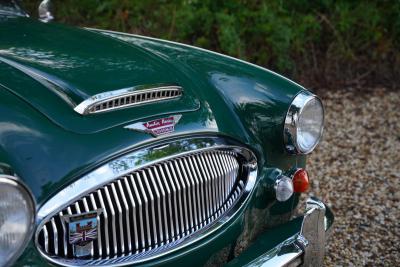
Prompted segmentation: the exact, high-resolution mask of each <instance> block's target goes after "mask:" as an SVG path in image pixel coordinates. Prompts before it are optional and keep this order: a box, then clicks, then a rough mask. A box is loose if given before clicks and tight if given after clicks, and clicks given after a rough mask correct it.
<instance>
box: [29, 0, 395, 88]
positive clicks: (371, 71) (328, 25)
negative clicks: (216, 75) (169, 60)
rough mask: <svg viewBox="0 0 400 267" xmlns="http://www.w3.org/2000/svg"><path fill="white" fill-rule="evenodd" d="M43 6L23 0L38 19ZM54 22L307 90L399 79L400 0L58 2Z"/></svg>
mask: <svg viewBox="0 0 400 267" xmlns="http://www.w3.org/2000/svg"><path fill="white" fill-rule="evenodd" d="M39 2H40V1H24V3H25V7H26V8H27V9H28V10H29V11H30V12H31V14H36V7H37V5H38V3H39ZM53 3H54V5H55V16H56V21H58V22H63V23H67V24H72V25H79V26H88V27H96V28H104V29H111V30H117V31H123V32H132V33H137V34H142V35H148V36H154V37H158V38H163V39H168V40H174V41H178V42H183V43H187V44H192V45H195V46H200V47H203V48H206V49H210V50H214V51H217V52H221V53H224V54H228V55H231V56H234V57H238V58H241V59H244V60H247V61H250V62H253V63H256V64H258V65H261V66H264V67H267V68H270V69H272V70H275V71H277V72H280V73H283V74H285V75H287V76H289V77H290V78H292V79H295V80H297V81H300V82H302V83H303V84H305V85H307V86H309V87H335V86H362V85H365V84H367V85H377V84H380V85H386V86H387V85H389V86H395V85H396V84H397V83H398V82H399V81H400V53H399V52H400V1H399V0H375V1H372V0H371V1H356V0H355V1H352V0H347V1H346V0H336V1H334V0H314V1H309V0H286V1H283V0H271V1H260V0H237V1H233V0H226V1H222V0H221V1H220V0H171V1H167V0H147V1H138V0H137V1H128V0H109V1H100V0H63V1H61V0H59V1H57V0H54V1H53Z"/></svg>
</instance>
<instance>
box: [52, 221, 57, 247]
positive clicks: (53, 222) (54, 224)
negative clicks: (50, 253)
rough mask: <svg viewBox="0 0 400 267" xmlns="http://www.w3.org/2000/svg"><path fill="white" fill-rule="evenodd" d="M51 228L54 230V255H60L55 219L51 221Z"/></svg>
mask: <svg viewBox="0 0 400 267" xmlns="http://www.w3.org/2000/svg"><path fill="white" fill-rule="evenodd" d="M51 228H52V230H53V247H54V254H55V255H58V231H57V226H56V223H55V219H54V218H52V219H51Z"/></svg>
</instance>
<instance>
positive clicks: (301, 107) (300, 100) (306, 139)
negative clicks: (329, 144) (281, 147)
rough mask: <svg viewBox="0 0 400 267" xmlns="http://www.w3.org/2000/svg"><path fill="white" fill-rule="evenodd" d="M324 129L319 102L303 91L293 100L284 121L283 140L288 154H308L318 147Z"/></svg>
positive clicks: (322, 111)
mask: <svg viewBox="0 0 400 267" xmlns="http://www.w3.org/2000/svg"><path fill="white" fill-rule="evenodd" d="M323 128H324V108H323V106H322V102H321V100H320V99H319V98H318V97H316V96H315V95H313V94H311V93H310V92H306V91H303V92H301V93H299V94H298V95H297V96H296V97H295V98H294V100H293V102H292V104H291V105H290V108H289V110H288V113H287V115H286V119H285V129H284V140H285V146H286V149H287V150H288V152H290V153H293V154H308V153H310V152H312V151H313V150H314V148H315V147H316V146H317V145H318V143H319V141H320V139H321V137H322V131H323Z"/></svg>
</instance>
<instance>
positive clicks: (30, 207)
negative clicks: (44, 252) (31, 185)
mask: <svg viewBox="0 0 400 267" xmlns="http://www.w3.org/2000/svg"><path fill="white" fill-rule="evenodd" d="M34 207H35V204H34V202H33V200H32V197H31V195H30V193H29V192H28V190H27V189H26V188H25V186H23V185H22V184H20V183H19V182H17V180H16V179H14V178H13V177H8V176H0V266H6V265H9V264H12V262H13V261H14V260H15V259H16V258H17V257H18V256H19V255H20V253H21V252H22V250H23V249H24V248H25V245H26V244H27V242H28V240H29V239H30V238H31V235H32V230H33V226H34V219H35V208H34Z"/></svg>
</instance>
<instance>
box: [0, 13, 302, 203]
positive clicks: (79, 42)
mask: <svg viewBox="0 0 400 267" xmlns="http://www.w3.org/2000/svg"><path fill="white" fill-rule="evenodd" d="M155 83H173V84H178V85H180V86H182V87H183V90H184V95H183V97H182V98H181V99H177V100H173V101H165V102H159V103H156V104H146V105H141V106H136V107H131V108H127V109H123V110H116V111H113V112H108V113H99V114H91V115H88V116H82V115H80V114H78V113H77V112H75V111H74V110H73V106H74V105H75V104H77V103H79V102H81V101H83V100H84V99H86V98H88V97H90V96H92V95H95V94H98V93H101V92H105V91H110V90H117V89H121V88H126V87H132V86H135V85H143V84H155ZM54 87H57V88H54ZM54 90H57V92H55V91H54ZM301 90H304V88H303V87H301V86H299V85H297V84H296V83H294V82H291V81H290V80H288V79H286V78H284V77H282V76H280V75H277V74H276V73H273V72H271V71H268V70H266V69H263V68H261V67H258V66H255V65H251V64H249V63H246V62H243V61H239V60H236V59H233V58H230V57H226V56H223V55H220V54H217V53H213V52H210V51H205V50H202V49H199V48H194V47H190V46H186V45H182V44H176V43H172V42H168V41H162V40H157V39H152V38H147V37H141V36H135V35H127V34H123V33H115V32H107V31H101V30H95V29H77V28H72V27H68V26H64V25H60V24H57V23H48V24H46V23H42V22H38V21H35V20H32V19H29V18H21V17H20V18H1V17H0V172H4V173H6V172H7V173H12V172H15V173H16V174H17V175H18V176H19V177H21V179H23V180H24V181H25V183H26V184H27V185H28V186H29V188H30V189H31V190H32V193H33V194H34V196H35V197H36V199H37V203H38V204H39V205H40V204H41V203H43V202H44V201H46V199H48V198H50V197H51V196H52V195H54V194H55V193H56V192H58V190H60V189H61V188H63V187H65V186H66V185H68V184H70V183H71V182H72V181H75V180H77V179H79V178H80V177H82V176H83V175H84V174H86V173H88V172H90V171H91V170H93V169H94V168H96V167H98V166H101V165H102V164H104V163H106V162H108V161H109V160H110V159H112V158H116V157H118V156H120V155H122V154H124V153H127V152H128V151H132V150H137V149H140V148H142V147H144V146H147V145H151V144H153V143H156V142H167V141H168V140H172V139H177V138H178V139H179V138H182V137H185V136H195V135H197V136H204V135H214V136H215V135H219V136H224V137H227V138H232V139H235V140H236V141H239V142H241V143H242V144H243V145H245V146H247V147H249V148H250V149H252V150H253V151H254V153H255V154H256V155H257V157H258V166H259V168H260V171H261V168H266V167H271V168H280V169H281V170H288V169H289V168H292V167H295V166H304V164H305V158H304V157H303V156H289V155H288V154H286V153H285V149H284V145H283V121H284V118H285V116H286V113H287V110H288V108H289V105H290V103H291V101H292V99H293V98H294V97H295V96H296V94H297V93H298V92H299V91H301ZM168 114H180V115H182V118H181V119H180V121H179V123H178V124H177V125H175V131H174V132H173V133H170V134H167V135H163V136H160V137H157V138H154V137H153V136H151V135H149V134H147V133H143V132H136V131H130V130H127V129H124V126H126V125H128V124H131V123H136V122H145V121H149V120H152V119H157V118H162V117H165V116H168ZM260 173H261V172H260Z"/></svg>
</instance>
